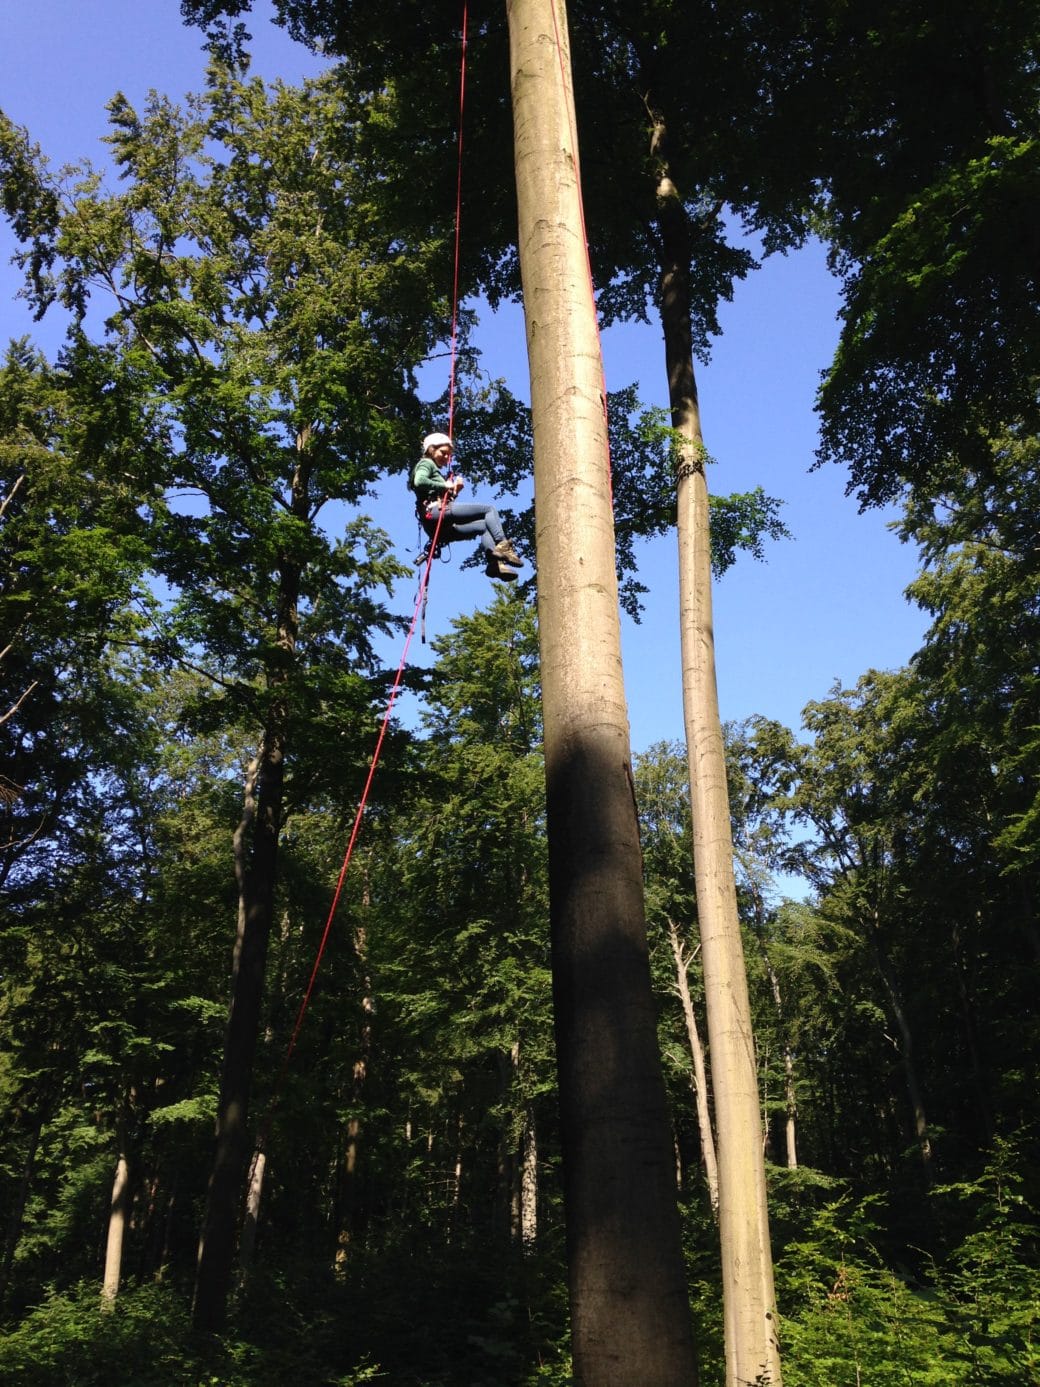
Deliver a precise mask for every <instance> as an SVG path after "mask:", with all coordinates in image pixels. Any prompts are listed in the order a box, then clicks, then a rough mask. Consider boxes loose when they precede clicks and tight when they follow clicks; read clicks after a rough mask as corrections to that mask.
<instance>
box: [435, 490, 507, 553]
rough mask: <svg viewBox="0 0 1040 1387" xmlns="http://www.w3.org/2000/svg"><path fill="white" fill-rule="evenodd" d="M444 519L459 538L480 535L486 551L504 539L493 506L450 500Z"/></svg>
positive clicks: (500, 523) (503, 532) (499, 521)
mask: <svg viewBox="0 0 1040 1387" xmlns="http://www.w3.org/2000/svg"><path fill="white" fill-rule="evenodd" d="M445 521H446V523H447V524H448V525H450V526H451V529H452V533H453V534H455V535H457V536H459V538H461V539H468V538H470V537H471V536H477V535H479V536H480V542H481V544H482V545H483V546H484V548H485V549H487V550H488V551H490V550H492V549H494V547H495V545H496V544H499V543H501V541H502V540H504V539H505V531H504V530H503V529H502V522H501V520H500V519H499V518H498V511H497V510H495V508H494V506H486V505H484V504H483V503H482V502H480V501H452V503H451V505H450V506H449V507H448V514H447V516H446V517H445Z"/></svg>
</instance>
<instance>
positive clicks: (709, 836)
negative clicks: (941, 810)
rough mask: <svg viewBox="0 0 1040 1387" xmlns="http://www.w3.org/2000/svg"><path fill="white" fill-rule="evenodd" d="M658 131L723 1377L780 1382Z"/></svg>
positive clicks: (698, 480) (672, 242)
mask: <svg viewBox="0 0 1040 1387" xmlns="http://www.w3.org/2000/svg"><path fill="white" fill-rule="evenodd" d="M666 134H667V132H666V130H665V127H664V123H663V121H661V120H658V122H657V125H656V127H655V129H654V138H653V148H654V152H655V154H656V155H657V158H658V161H659V162H658V170H659V179H658V188H657V192H658V229H659V233H660V245H661V325H662V328H663V331H664V342H665V361H666V366H667V371H668V393H669V403H670V407H671V417H672V426H673V428H675V429H676V430H677V431H678V433H679V434H680V435H681V438H682V440H683V443H682V446H681V459H680V465H679V469H678V473H679V475H678V485H677V503H678V515H677V529H678V540H679V602H680V627H681V639H682V664H683V712H684V720H685V726H686V745H687V756H688V759H689V770H690V800H691V808H692V812H693V857H694V876H695V880H696V889H697V916H698V924H699V928H700V936H701V950H702V952H701V960H702V964H703V968H704V988H705V1006H706V1011H707V1019H708V1048H709V1054H710V1056H711V1074H712V1092H713V1095H714V1098H715V1123H716V1132H717V1138H718V1160H719V1230H720V1236H721V1244H722V1266H723V1306H724V1319H725V1337H726V1381H727V1384H729V1387H744V1384H747V1383H758V1384H761V1383H768V1384H769V1387H780V1383H781V1372H780V1349H779V1341H778V1337H777V1315H776V1305H775V1293H774V1290H773V1259H772V1251H771V1248H770V1243H769V1216H768V1210H767V1206H766V1182H765V1159H764V1156H763V1152H762V1140H761V1123H760V1120H759V1111H758V1082H757V1071H756V1065H755V1048H754V1037H753V1034H752V1030H751V1005H750V1001H749V998H748V989H747V971H746V967H745V962H744V949H743V944H742V942H741V937H740V920H739V916H738V913H737V892H736V883H735V879H734V874H733V839H732V831H731V827H730V815H729V792H728V789H727V785H726V758H725V749H724V744H723V740H722V724H721V721H720V718H719V705H718V691H717V688H716V681H715V637H714V626H713V623H712V613H711V545H710V536H709V525H708V486H707V479H706V477H705V474H704V444H703V438H702V434H701V423H700V408H699V405H698V401H697V384H696V379H695V376H694V370H693V345H692V333H691V328H690V323H691V317H690V239H689V224H688V219H687V213H686V209H685V207H684V205H683V202H682V199H681V197H680V195H679V192H678V189H677V188H676V187H675V184H674V183H673V182H672V179H671V176H670V173H669V169H668V164H667V159H666V147H665V142H666Z"/></svg>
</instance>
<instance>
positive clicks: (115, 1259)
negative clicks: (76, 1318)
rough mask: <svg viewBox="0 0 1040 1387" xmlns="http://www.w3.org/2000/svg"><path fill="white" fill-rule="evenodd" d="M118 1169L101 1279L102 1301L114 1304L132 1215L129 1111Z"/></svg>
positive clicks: (122, 1124)
mask: <svg viewBox="0 0 1040 1387" xmlns="http://www.w3.org/2000/svg"><path fill="white" fill-rule="evenodd" d="M117 1146H118V1151H117V1153H116V1173H115V1177H114V1178H113V1180H112V1199H111V1202H110V1204H109V1211H108V1237H107V1239H106V1242H105V1271H104V1275H103V1277H102V1281H101V1299H102V1302H103V1303H105V1304H107V1305H111V1304H112V1303H113V1302H114V1301H115V1298H116V1296H117V1295H118V1294H119V1282H120V1278H121V1276H122V1272H123V1240H124V1237H125V1235H126V1225H127V1222H128V1220H129V1217H130V1162H129V1160H128V1159H127V1153H126V1114H125V1113H123V1114H122V1115H121V1116H120V1119H119V1123H118V1127H117Z"/></svg>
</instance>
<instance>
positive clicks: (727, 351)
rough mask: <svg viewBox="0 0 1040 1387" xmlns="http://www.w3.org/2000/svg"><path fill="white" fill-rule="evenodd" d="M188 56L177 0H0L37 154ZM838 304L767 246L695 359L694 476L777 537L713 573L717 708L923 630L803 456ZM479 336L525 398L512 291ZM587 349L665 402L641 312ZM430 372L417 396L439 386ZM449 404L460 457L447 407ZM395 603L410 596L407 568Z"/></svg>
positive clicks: (670, 651)
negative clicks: (700, 439)
mask: <svg viewBox="0 0 1040 1387" xmlns="http://www.w3.org/2000/svg"><path fill="white" fill-rule="evenodd" d="M269 13H270V9H269V6H268V5H267V4H266V3H260V4H258V5H257V6H256V8H255V14H254V17H253V18H252V19H251V21H250V28H251V30H252V32H253V35H254V44H253V46H252V47H253V54H254V60H253V71H254V73H258V74H260V75H261V76H263V77H265V78H267V79H271V80H273V79H274V78H276V77H280V78H283V79H284V80H286V81H290V82H293V81H298V80H299V79H300V78H301V77H303V76H304V75H307V74H310V73H314V72H316V71H318V70H320V67H321V63H320V61H319V60H318V59H316V58H315V57H313V56H312V55H311V54H309V53H308V52H307V51H306V50H305V49H303V48H300V47H299V46H297V45H295V44H293V43H291V42H290V40H289V39H288V38H287V36H286V35H285V34H284V33H283V32H282V31H281V30H279V29H277V28H275V27H274V26H273V25H271V24H270V23H269V20H268V16H269ZM460 13H461V11H460ZM203 67H204V55H203V54H202V52H201V49H200V42H199V35H198V34H197V33H196V32H195V31H193V30H189V29H185V28H184V27H183V25H182V24H181V22H180V7H179V3H178V0H34V3H33V4H32V5H26V4H19V3H16V0H7V3H6V4H4V5H3V6H2V9H0V107H2V108H3V109H4V111H5V112H6V113H7V115H9V116H10V117H11V118H12V119H13V120H14V121H16V122H17V123H18V124H20V125H24V126H26V127H27V128H28V129H29V131H30V133H31V135H32V136H33V138H34V139H35V140H36V141H37V143H39V144H40V145H41V146H42V148H43V150H44V152H45V153H46V154H47V155H48V156H49V158H50V159H51V161H52V163H53V164H55V165H58V164H61V163H62V162H65V161H72V160H76V159H79V158H82V157H84V156H88V157H90V158H91V159H93V160H94V161H95V162H96V163H97V164H99V165H104V164H105V162H106V156H107V150H106V147H105V146H104V145H102V144H100V143H99V138H100V136H101V135H102V134H103V133H104V131H105V119H106V117H105V104H106V102H107V101H108V100H109V99H110V98H111V97H112V95H113V94H114V93H115V92H116V91H117V90H120V91H122V92H124V93H125V95H126V96H127V97H128V98H129V99H130V100H131V102H133V103H135V104H139V103H140V102H142V101H143V99H144V97H145V96H146V94H147V92H148V90H149V89H151V88H156V89H158V90H160V91H163V92H165V93H166V94H168V95H169V96H171V97H173V98H174V99H178V98H180V97H181V96H183V95H184V94H185V93H186V92H187V91H189V90H195V89H198V88H199V87H200V86H201V85H202V72H203ZM467 115H468V118H469V119H478V118H479V113H476V112H474V113H467ZM463 215H465V209H464V210H463ZM13 248H14V244H13V240H12V238H11V236H10V234H9V232H8V230H7V228H6V226H2V227H0V338H2V339H3V340H4V341H6V340H7V339H8V338H9V337H12V336H19V335H21V334H23V333H26V332H29V333H31V334H32V335H33V336H34V337H35V338H36V340H37V341H38V342H39V343H40V344H41V345H42V346H43V347H44V349H45V350H48V351H51V350H53V348H54V346H55V345H56V341H57V337H58V335H59V330H58V327H57V324H55V325H54V326H53V327H48V325H47V324H46V323H45V324H43V325H38V326H37V325H33V324H32V323H31V320H30V319H29V316H28V314H27V313H26V311H25V309H24V306H23V305H21V304H18V303H16V302H15V301H14V298H13V296H14V293H15V291H16V289H17V287H18V278H17V275H16V273H15V271H14V270H13V269H12V268H11V267H10V266H9V264H8V260H9V256H10V253H11V252H12V251H13ZM837 306H838V296H837V291H836V287H835V285H834V283H833V281H832V280H831V278H830V276H829V274H828V272H827V269H826V265H825V263H824V257H823V254H822V251H821V250H820V248H819V247H809V248H807V249H806V250H804V251H801V252H798V253H797V254H795V255H791V256H788V257H774V258H773V259H772V260H769V261H767V262H765V264H764V265H763V267H762V268H761V269H759V270H758V271H757V272H755V273H754V274H753V275H752V276H751V277H750V278H749V279H748V280H747V281H745V283H744V284H742V285H740V286H739V287H738V289H737V293H736V296H735V299H734V302H733V303H732V304H727V305H723V309H722V312H721V315H720V319H721V324H722V328H723V333H722V336H721V338H719V339H718V340H717V341H716V343H715V344H714V347H713V354H712V360H711V363H710V365H708V366H707V367H701V368H700V371H699V387H700V396H701V409H702V416H703V425H704V432H705V440H706V443H707V446H708V449H709V452H710V453H711V454H712V456H713V457H714V458H715V460H716V466H714V467H713V468H712V469H711V470H710V472H709V478H708V481H709V485H710V487H711V489H712V491H714V492H730V491H746V490H750V489H751V488H752V487H754V486H759V485H761V486H762V487H764V488H765V490H766V491H767V492H768V493H769V494H770V495H773V496H778V497H780V498H782V499H783V500H784V502H785V507H784V511H783V518H784V520H785V523H786V524H787V526H788V528H789V529H790V530H791V532H792V535H793V538H792V539H791V540H789V541H786V542H782V543H779V544H773V545H770V546H769V549H768V551H767V558H766V562H764V563H756V562H754V561H752V560H750V559H741V560H740V561H739V562H738V564H737V566H736V567H735V569H734V570H733V571H731V572H730V573H729V574H727V575H726V576H725V577H724V578H723V579H722V580H721V581H720V582H719V583H717V584H716V588H715V638H716V655H717V664H718V680H719V701H720V708H721V712H722V716H723V718H724V719H727V720H729V719H734V720H735V719H742V718H745V717H748V716H750V715H752V714H754V713H761V714H765V715H766V716H768V717H773V718H777V719H779V720H780V721H782V722H785V723H787V724H788V725H789V726H792V727H795V728H797V727H798V726H799V725H800V714H801V710H802V708H803V706H804V705H805V704H806V703H807V702H808V701H809V700H810V699H814V698H821V697H824V696H825V695H826V694H827V693H828V691H829V689H830V688H831V686H832V685H833V684H834V682H835V681H836V680H840V681H841V682H843V683H845V684H850V683H854V682H855V680H856V679H857V678H858V677H859V675H860V674H862V673H863V672H865V671H866V670H867V669H869V668H878V669H895V668H898V667H899V666H901V665H903V664H905V663H906V661H907V660H908V659H909V657H910V656H911V655H912V654H913V652H914V650H915V649H916V648H917V647H918V645H919V644H920V639H921V636H922V634H923V631H924V628H925V622H924V619H923V617H922V614H921V613H920V612H918V611H917V610H916V609H915V608H913V607H912V606H911V605H910V604H909V603H907V601H906V599H905V598H904V597H903V590H904V588H905V586H906V584H907V583H908V582H909V581H910V579H911V578H912V577H913V576H914V573H915V571H916V566H917V565H916V555H915V553H914V551H913V550H911V549H908V548H907V547H906V546H904V545H901V544H900V543H899V542H898V540H897V539H896V538H895V536H894V535H893V534H892V533H891V532H890V530H889V529H888V523H889V522H890V521H891V520H892V518H893V513H892V512H884V513H881V512H876V511H874V512H870V513H868V514H866V515H862V516H861V515H859V514H858V512H857V508H856V504H855V501H854V500H851V499H849V498H848V497H846V496H845V495H844V487H845V481H846V477H845V475H844V472H843V471H841V470H840V469H838V468H836V467H829V468H827V469H824V470H821V471H816V472H813V471H811V470H810V469H811V466H812V461H813V450H814V448H815V443H816V420H815V416H814V414H813V409H812V406H813V397H814V394H815V390H816V386H817V382H818V380H819V374H820V371H821V370H822V369H823V368H824V367H825V366H826V365H827V363H828V362H829V360H830V358H831V356H832V354H833V350H834V345H835V342H836V340H837V322H836V313H837ZM478 340H479V342H480V344H481V346H482V348H483V351H484V360H485V366H486V368H487V370H488V371H489V372H490V373H491V374H492V375H495V376H504V377H505V378H506V379H507V380H508V381H509V383H510V385H511V387H512V388H513V389H514V391H515V392H516V393H517V394H519V395H521V396H523V397H524V398H526V397H527V394H528V390H527V361H526V349H525V345H524V333H523V322H522V318H521V315H520V311H519V309H518V308H510V309H507V310H506V311H504V312H503V313H501V314H499V315H498V316H497V317H496V318H495V319H494V320H493V321H489V322H488V323H486V324H485V326H484V327H483V329H482V331H481V334H480V337H479V339H478ZM604 354H605V366H606V374H607V382H608V386H609V388H610V389H616V388H619V387H621V386H624V385H627V384H629V383H631V382H632V381H638V382H639V384H640V392H641V396H642V399H643V400H644V402H645V403H647V404H660V405H663V404H665V403H666V401H667V392H666V386H665V378H664V351H663V346H662V343H661V335H660V331H659V329H658V328H656V327H654V326H650V327H647V326H642V325H640V326H625V327H621V328H615V329H611V330H610V331H609V332H607V333H606V334H605V335H604ZM446 370H447V368H445V380H444V381H435V382H433V383H432V385H431V392H430V393H431V395H432V394H436V393H438V392H439V390H440V389H443V387H444V386H445V385H446V384H447V379H446ZM458 422H459V430H458V432H459V445H460V456H459V459H458V465H459V470H460V471H461V472H462V473H463V474H464V473H465V433H464V420H460V421H458ZM430 427H431V428H434V427H443V421H442V420H438V419H431V421H430ZM371 510H372V513H373V514H374V515H375V517H376V518H377V519H378V520H379V522H380V523H381V524H382V525H384V526H385V527H386V528H387V529H388V530H389V531H390V533H391V534H392V535H393V537H394V539H395V541H396V542H397V544H398V547H399V551H400V552H401V553H402V555H404V554H407V553H408V552H410V551H411V550H412V548H413V545H414V540H415V525H414V520H413V519H412V516H411V511H410V506H409V502H408V498H407V495H406V493H405V490H404V486H403V483H402V482H401V480H400V479H399V478H395V479H392V480H391V481H390V482H389V483H388V484H387V487H386V489H385V494H383V495H381V496H379V497H376V498H374V500H373V504H372V507H371ZM641 555H642V575H641V576H642V580H643V582H644V583H645V584H646V586H647V587H648V588H649V589H650V594H649V596H648V598H647V599H646V603H647V610H646V613H645V616H644V618H643V621H642V623H641V625H639V626H635V625H633V624H632V623H631V622H629V621H628V620H627V619H626V620H625V622H624V649H623V654H624V664H625V682H626V688H627V693H628V702H629V714H630V719H631V723H632V743H633V747H634V749H635V750H636V751H641V750H644V749H645V748H646V747H647V746H649V745H650V744H651V743H653V742H655V741H657V740H660V739H668V740H681V739H682V736H683V730H682V698H681V689H680V664H679V643H678V632H677V625H676V621H677V615H676V614H677V609H678V580H677V573H676V567H677V566H676V554H675V541H674V537H672V536H666V537H664V538H662V539H659V540H655V541H653V542H651V543H649V544H647V545H644V546H643V548H642V551H641ZM488 597H489V588H488V584H487V580H486V579H484V578H483V577H482V576H480V575H479V574H476V573H474V572H472V571H467V572H466V573H459V572H457V571H456V569H455V567H454V566H453V567H451V568H444V567H440V566H439V567H438V569H437V570H436V572H435V575H434V579H433V583H432V586H431V595H430V605H429V610H428V616H427V628H428V632H429V634H430V636H431V637H432V636H434V635H436V634H437V633H438V632H442V631H445V630H447V629H448V626H449V623H450V621H451V618H452V616H453V615H455V614H457V613H458V612H461V611H466V610H472V609H474V608H475V607H477V606H479V605H482V604H484V603H485V602H486V601H487V599H488ZM397 601H398V603H399V605H400V606H401V608H402V609H403V610H405V611H406V614H410V612H411V610H412V593H411V591H409V590H408V588H407V585H402V586H401V587H400V588H399V590H398V593H397ZM395 653H396V652H395V651H393V650H390V651H388V652H387V659H388V660H391V661H394V660H395ZM412 655H413V658H414V659H415V660H416V661H418V662H423V663H425V662H428V661H429V660H430V658H431V653H430V651H429V648H428V647H423V646H421V645H420V644H419V642H418V640H416V641H415V642H414V643H413V646H412ZM401 711H402V714H403V715H405V716H407V715H408V710H407V709H406V708H404V707H402V709H401Z"/></svg>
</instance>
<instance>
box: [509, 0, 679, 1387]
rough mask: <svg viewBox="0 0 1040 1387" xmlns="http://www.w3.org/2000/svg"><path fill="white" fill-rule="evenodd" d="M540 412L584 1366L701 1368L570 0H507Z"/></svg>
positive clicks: (630, 1382)
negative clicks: (630, 706) (651, 896)
mask: <svg viewBox="0 0 1040 1387" xmlns="http://www.w3.org/2000/svg"><path fill="white" fill-rule="evenodd" d="M507 10H508V15H509V35H510V56H511V74H512V95H513V119H514V141H515V159H516V181H517V196H518V203H519V223H520V225H519V249H520V267H521V275H522V280H523V294H524V314H525V320H526V326H527V347H528V357H529V362H530V368H531V407H532V416H533V424H534V466H535V506H536V528H537V556H538V570H539V581H538V609H539V628H540V642H541V675H542V695H543V707H544V730H545V760H546V782H547V808H548V834H549V892H550V915H551V928H552V959H553V998H554V1007H555V1022H556V1044H557V1063H558V1068H559V1079H560V1106H561V1119H562V1136H563V1154H564V1186H565V1206H566V1217H567V1243H568V1260H569V1271H570V1295H571V1331H572V1346H573V1354H574V1375H575V1380H576V1382H577V1383H579V1384H582V1387H634V1384H636V1383H638V1384H639V1387H689V1385H690V1384H692V1383H693V1382H694V1381H695V1377H696V1374H695V1366H694V1353H693V1338H692V1329H691V1322H690V1313H689V1304H688V1299H687V1289H686V1283H685V1275H684V1268H683V1262H682V1253H681V1244H680V1237H679V1220H678V1210H677V1207H676V1191H675V1177H674V1169H673V1164H672V1152H671V1140H670V1129H669V1121H668V1112H667V1107H666V1100H665V1091H664V1083H663V1078H662V1075H661V1069H660V1058H659V1054H658V1050H657V1034H656V1017H655V1009H654V1000H653V993H652V989H651V985H650V970H649V962H648V951H647V940H646V922H645V918H644V913H643V887H642V863H641V858H640V849H639V833H638V825H637V819H636V809H635V798H634V793H633V786H632V777H631V769H630V764H629V761H630V748H629V729H628V713H627V708H626V704H625V695H624V688H623V684H622V676H621V635H620V619H619V613H618V596H617V580H616V574H615V556H614V531H613V517H612V513H611V505H610V485H609V472H608V467H609V462H608V452H607V439H606V421H605V414H604V401H603V398H602V390H603V373H602V363H601V356H600V349H599V341H598V335H597V329H596V319H595V307H594V304H593V301H592V291H591V284H590V280H589V273H588V267H587V260H586V252H585V239H584V235H583V230H582V216H581V208H580V199H579V183H578V173H577V151H576V141H575V139H574V134H573V132H574V119H573V109H574V108H573V95H572V92H571V87H570V80H571V79H570V58H569V49H568V46H567V35H566V15H565V10H564V5H563V3H562V0H555V3H554V0H507Z"/></svg>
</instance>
